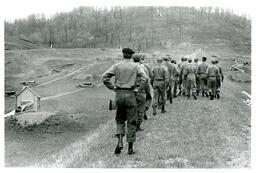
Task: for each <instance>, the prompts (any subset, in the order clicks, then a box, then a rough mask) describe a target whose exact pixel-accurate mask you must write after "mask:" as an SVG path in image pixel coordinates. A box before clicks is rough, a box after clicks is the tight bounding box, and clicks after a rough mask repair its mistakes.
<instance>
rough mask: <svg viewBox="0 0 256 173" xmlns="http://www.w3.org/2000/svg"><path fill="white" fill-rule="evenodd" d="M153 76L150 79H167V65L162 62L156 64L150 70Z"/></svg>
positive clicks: (166, 80)
mask: <svg viewBox="0 0 256 173" xmlns="http://www.w3.org/2000/svg"><path fill="white" fill-rule="evenodd" d="M152 73H153V76H152V80H153V81H155V80H163V81H165V82H168V81H169V74H168V71H167V67H166V66H164V65H162V64H158V65H157V66H155V67H154V68H153V70H152Z"/></svg>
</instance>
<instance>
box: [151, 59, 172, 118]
mask: <svg viewBox="0 0 256 173" xmlns="http://www.w3.org/2000/svg"><path fill="white" fill-rule="evenodd" d="M157 62H158V64H157V65H156V66H155V67H154V68H153V70H152V72H153V77H152V82H153V89H154V98H153V104H152V107H153V115H156V108H157V106H158V104H161V112H162V113H165V112H166V110H165V97H166V96H165V95H166V89H167V87H168V82H169V81H168V80H169V77H168V76H169V75H168V72H167V67H166V66H164V65H163V64H162V62H163V59H162V58H159V59H157ZM158 99H159V102H158Z"/></svg>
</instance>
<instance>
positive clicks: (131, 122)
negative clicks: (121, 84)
mask: <svg viewBox="0 0 256 173" xmlns="http://www.w3.org/2000/svg"><path fill="white" fill-rule="evenodd" d="M136 111H137V101H136V94H135V92H134V91H131V90H116V118H115V120H116V126H117V127H116V135H122V136H124V135H125V123H126V121H127V134H126V141H127V142H134V141H135V140H136V125H137V121H138V119H137V113H136Z"/></svg>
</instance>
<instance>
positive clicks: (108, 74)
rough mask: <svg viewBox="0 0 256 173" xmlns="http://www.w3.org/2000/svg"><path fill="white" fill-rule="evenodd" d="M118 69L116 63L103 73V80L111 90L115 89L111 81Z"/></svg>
mask: <svg viewBox="0 0 256 173" xmlns="http://www.w3.org/2000/svg"><path fill="white" fill-rule="evenodd" d="M115 74H116V70H115V65H112V67H110V68H109V69H108V70H107V71H106V72H105V73H104V74H103V75H102V80H103V84H104V85H105V86H106V87H107V88H108V89H110V90H114V89H115V87H114V85H113V84H112V83H111V82H110V79H111V77H113V76H115Z"/></svg>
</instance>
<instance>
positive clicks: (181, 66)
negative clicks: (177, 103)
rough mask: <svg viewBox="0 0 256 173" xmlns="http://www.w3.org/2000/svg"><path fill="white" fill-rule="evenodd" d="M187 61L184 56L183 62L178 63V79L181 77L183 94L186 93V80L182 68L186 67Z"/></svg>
mask: <svg viewBox="0 0 256 173" xmlns="http://www.w3.org/2000/svg"><path fill="white" fill-rule="evenodd" d="M187 65H188V62H187V59H186V58H184V62H183V63H182V64H181V65H180V79H181V91H182V93H183V94H186V93H187V91H186V88H187V80H186V79H185V76H184V69H185V68H186V67H187Z"/></svg>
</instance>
